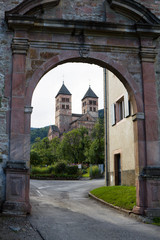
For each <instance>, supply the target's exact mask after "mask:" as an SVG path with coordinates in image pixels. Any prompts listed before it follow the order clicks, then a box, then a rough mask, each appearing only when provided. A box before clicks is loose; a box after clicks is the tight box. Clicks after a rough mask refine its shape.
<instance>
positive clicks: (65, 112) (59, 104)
mask: <svg viewBox="0 0 160 240" xmlns="http://www.w3.org/2000/svg"><path fill="white" fill-rule="evenodd" d="M55 100H56V101H55V105H56V106H55V109H56V112H55V125H56V126H57V127H58V128H59V131H60V134H61V133H63V132H65V131H68V130H69V126H70V125H69V124H70V122H71V121H72V95H71V93H70V92H69V90H68V89H67V88H66V86H65V85H64V82H63V84H62V87H61V89H60V90H59V92H58V93H57V95H56V97H55Z"/></svg>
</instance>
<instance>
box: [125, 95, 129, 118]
mask: <svg viewBox="0 0 160 240" xmlns="http://www.w3.org/2000/svg"><path fill="white" fill-rule="evenodd" d="M129 116H130V111H129V99H128V93H127V92H126V93H125V94H124V117H125V118H127V117H129Z"/></svg>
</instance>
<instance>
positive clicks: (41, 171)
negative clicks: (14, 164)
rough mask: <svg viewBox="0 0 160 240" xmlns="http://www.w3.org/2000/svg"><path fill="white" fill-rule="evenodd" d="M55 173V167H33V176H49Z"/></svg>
mask: <svg viewBox="0 0 160 240" xmlns="http://www.w3.org/2000/svg"><path fill="white" fill-rule="evenodd" d="M53 172H54V167H53V166H49V167H33V166H32V168H31V174H42V175H44V174H48V173H53Z"/></svg>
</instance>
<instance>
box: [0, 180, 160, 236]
mask: <svg viewBox="0 0 160 240" xmlns="http://www.w3.org/2000/svg"><path fill="white" fill-rule="evenodd" d="M102 185H104V181H103V180H96V181H95V180H93V181H37V180H32V181H31V204H32V214H31V216H29V217H28V218H27V220H25V221H26V223H25V224H24V222H22V220H19V223H16V224H15V225H14V221H13V223H12V224H11V222H10V224H9V225H8V230H7V231H6V236H7V235H8V236H9V232H10V231H11V232H12V234H14V236H13V237H12V238H11V237H10V238H9V237H8V238H7V237H6V238H5V237H4V230H5V229H6V227H7V226H6V227H5V228H4V229H3V231H2V232H0V239H4V240H5V239H7V240H10V239H12V240H14V239H15V240H19V239H27V240H28V239H30V240H31V239H34V240H39V239H45V240H107V239H109V240H112V239H113V240H114V239H116V240H117V239H121V240H122V239H127V240H130V239H131V240H132V239H136V240H143V239H145V240H156V239H157V240H158V239H160V227H158V226H153V225H147V224H143V223H140V222H138V221H136V220H135V219H133V218H130V217H127V216H125V215H123V214H120V213H118V212H116V211H115V210H113V209H110V208H107V207H106V206H104V205H102V204H99V203H97V202H96V201H95V200H92V199H90V198H88V194H87V193H88V191H89V190H91V189H93V188H95V187H99V186H102ZM11 225H12V227H14V226H19V227H20V228H21V229H20V230H19V231H18V232H17V233H15V232H13V230H12V229H10V228H9V226H11ZM21 225H22V226H21ZM0 228H1V225H0ZM28 234H29V236H28Z"/></svg>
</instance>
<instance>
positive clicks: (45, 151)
mask: <svg viewBox="0 0 160 240" xmlns="http://www.w3.org/2000/svg"><path fill="white" fill-rule="evenodd" d="M32 151H34V152H36V153H37V155H38V156H39V157H40V159H41V161H42V162H41V164H43V165H51V164H53V163H54V156H53V155H52V151H51V148H50V142H49V139H48V138H47V137H45V138H43V139H42V140H41V139H40V138H36V140H35V143H34V144H33V145H32ZM32 151H31V152H32Z"/></svg>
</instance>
